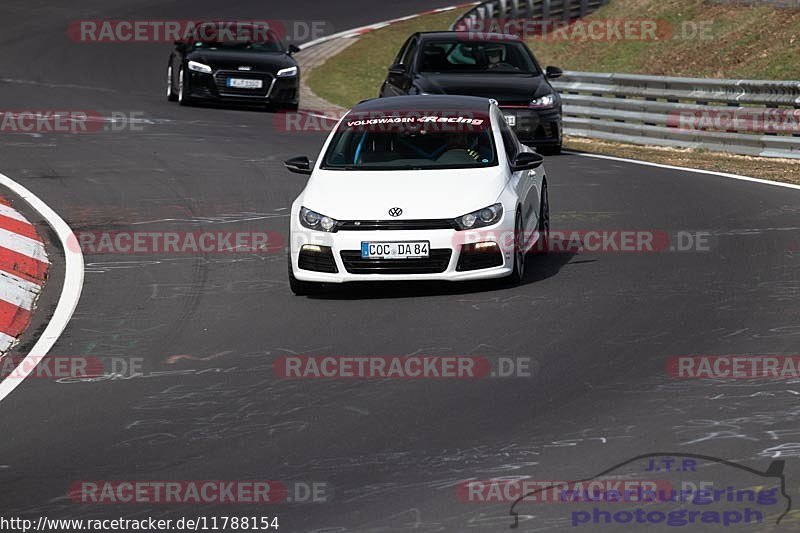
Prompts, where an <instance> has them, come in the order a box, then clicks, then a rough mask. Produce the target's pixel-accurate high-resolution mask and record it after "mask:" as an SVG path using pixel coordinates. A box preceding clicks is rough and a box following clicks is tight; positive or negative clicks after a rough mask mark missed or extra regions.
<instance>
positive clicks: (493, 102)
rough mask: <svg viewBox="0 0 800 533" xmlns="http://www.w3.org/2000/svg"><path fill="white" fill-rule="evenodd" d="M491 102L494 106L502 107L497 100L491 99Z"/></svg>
mask: <svg viewBox="0 0 800 533" xmlns="http://www.w3.org/2000/svg"><path fill="white" fill-rule="evenodd" d="M489 102H490V103H492V104H494V105H500V102H498V101H497V100H495V99H494V98H489Z"/></svg>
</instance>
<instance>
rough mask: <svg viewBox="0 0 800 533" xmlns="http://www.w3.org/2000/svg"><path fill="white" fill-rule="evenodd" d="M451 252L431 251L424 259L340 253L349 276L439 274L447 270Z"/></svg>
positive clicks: (356, 252)
mask: <svg viewBox="0 0 800 533" xmlns="http://www.w3.org/2000/svg"><path fill="white" fill-rule="evenodd" d="M451 254H452V250H444V249H442V250H431V254H430V257H428V258H424V259H363V258H362V257H361V251H360V250H344V251H342V252H341V256H342V262H343V263H344V268H345V270H347V271H348V272H349V273H351V274H439V273H442V272H444V271H445V270H447V265H449V264H450V255H451Z"/></svg>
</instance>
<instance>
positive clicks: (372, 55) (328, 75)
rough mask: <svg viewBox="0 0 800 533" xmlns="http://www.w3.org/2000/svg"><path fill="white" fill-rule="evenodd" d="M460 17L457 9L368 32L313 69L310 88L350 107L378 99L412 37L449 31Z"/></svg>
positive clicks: (323, 96) (328, 99)
mask: <svg viewBox="0 0 800 533" xmlns="http://www.w3.org/2000/svg"><path fill="white" fill-rule="evenodd" d="M459 14H460V12H459V11H455V10H453V11H445V12H444V13H435V14H433V15H425V16H422V17H417V18H415V19H411V20H407V21H404V22H398V23H397V24H392V25H391V26H387V27H386V28H381V29H379V30H376V31H373V32H371V33H368V34H366V35H364V36H363V37H361V38H359V40H358V42H356V43H355V44H353V45H351V46H350V47H349V48H346V49H344V50H343V51H342V52H341V53H340V54H338V55H336V56H334V57H332V58H331V59H329V60H328V61H327V62H325V64H323V65H321V66H319V67H317V68H315V69H314V70H312V71H311V74H310V75H309V77H308V85H309V87H311V90H312V91H314V92H315V93H316V94H317V96H320V97H322V98H324V99H325V100H327V101H329V102H332V103H334V104H337V105H340V106H342V107H347V108H349V107H352V106H353V105H354V104H356V103H358V102H360V101H361V100H364V99H366V98H375V97H376V96H378V91H379V90H380V87H381V83H383V80H384V79H385V78H386V69H388V68H389V67H390V66H391V64H392V61H393V60H394V58H395V57H396V56H397V52H399V51H400V47H401V46H402V45H403V43H404V42H405V41H406V39H407V38H408V36H409V35H411V34H412V33H414V32H417V31H436V30H446V29H448V28H449V27H450V25H451V24H452V23H453V22H454V21H455V19H457V18H458V16H459Z"/></svg>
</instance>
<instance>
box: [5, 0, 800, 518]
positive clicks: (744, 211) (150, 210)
mask: <svg viewBox="0 0 800 533" xmlns="http://www.w3.org/2000/svg"><path fill="white" fill-rule="evenodd" d="M447 4H448V2H446V1H445V2H436V1H422V0H406V1H404V2H399V1H391V2H374V1H373V2H370V1H366V0H345V1H344V2H327V1H318V2H274V1H268V2H264V1H261V2H255V1H237V2H227V3H220V2H210V1H208V0H195V1H191V2H188V1H168V2H161V1H137V2H128V1H122V0H103V1H99V0H95V1H88V0H82V1H79V2H55V1H52V0H51V1H41V0H24V1H23V0H5V1H4V2H3V3H2V5H0V36H2V37H0V51H1V52H2V53H0V78H2V79H0V102H2V107H3V108H5V109H62V110H79V109H80V110H93V111H96V112H98V113H101V114H104V115H108V114H111V113H114V112H124V113H131V112H133V113H139V114H138V115H136V116H137V117H141V118H142V119H143V120H144V122H143V123H142V124H141V127H140V128H135V129H130V128H129V129H124V130H122V131H105V132H97V133H93V134H84V135H67V134H42V135H38V136H34V135H26V134H8V133H3V134H0V172H2V173H3V174H6V175H8V176H9V177H11V178H13V179H15V180H17V181H18V182H19V183H21V184H23V185H24V186H25V187H27V188H29V189H30V190H32V191H33V192H34V193H35V194H36V195H37V196H39V197H40V198H41V199H42V200H44V201H45V202H46V203H47V204H48V205H50V206H51V207H52V208H53V209H54V210H55V211H57V212H58V213H59V214H60V215H61V216H62V217H63V218H64V220H66V221H67V222H68V223H69V225H70V226H71V227H72V228H73V230H74V231H76V232H79V231H138V230H147V231H180V232H194V231H216V230H230V231H261V230H268V231H274V232H277V233H278V234H280V235H281V236H282V237H283V238H284V239H287V238H288V225H289V222H288V214H287V213H288V208H289V206H290V204H291V202H292V201H293V199H294V198H295V197H296V195H297V194H298V193H299V192H300V191H301V190H302V188H303V186H304V178H303V177H302V176H298V175H294V174H290V173H288V172H286V171H285V169H284V168H283V165H282V162H283V160H285V159H287V158H289V157H292V156H295V155H308V156H309V157H311V158H312V159H313V158H315V157H316V156H317V154H318V151H319V149H320V147H321V144H322V142H323V140H324V136H325V134H324V133H322V132H303V133H287V132H284V131H281V130H280V128H278V127H276V126H275V117H274V115H273V114H271V113H268V112H264V111H254V110H249V109H230V108H207V107H179V106H178V105H177V104H174V103H170V102H167V100H166V98H165V95H164V88H165V87H164V86H165V67H166V62H167V55H168V53H169V45H168V44H121V43H108V44H91V43H76V42H72V41H71V40H70V39H69V38H68V36H67V27H68V25H69V23H70V22H72V21H74V20H78V19H134V18H135V19H148V18H152V19H171V18H177V19H198V18H199V19H202V18H218V19H222V18H229V19H248V18H249V19H252V18H258V17H263V18H272V19H283V20H293V19H297V20H324V21H327V22H328V23H329V25H330V28H331V29H332V30H333V31H341V30H345V29H348V28H352V27H356V26H360V25H363V24H368V23H372V22H378V21H381V20H385V19H388V18H391V17H397V16H402V15H406V14H410V13H415V12H418V11H422V10H426V9H431V8H435V7H441V6H444V5H447ZM376 92H377V88H376ZM546 168H547V172H548V181H549V190H550V204H551V212H552V217H553V229H554V230H562V231H563V230H580V231H587V230H596V229H601V230H602V229H608V230H614V229H616V230H654V231H661V232H666V233H667V234H669V235H673V236H674V235H675V234H677V232H682V231H683V232H690V233H693V232H703V233H702V234H703V235H708V236H709V238H708V246H707V247H705V248H703V249H692V250H689V251H684V252H680V251H669V250H668V249H665V250H662V251H661V252H659V253H621V252H620V253H616V252H614V251H606V252H590V251H584V252H581V253H574V252H570V251H567V250H565V251H562V252H559V253H552V254H549V255H548V256H542V257H538V256H537V257H533V258H532V259H531V260H530V261H529V263H528V272H527V276H526V280H525V282H524V283H523V284H522V285H521V286H519V287H514V288H509V287H506V286H503V285H502V284H481V285H474V284H470V285H465V286H460V285H454V286H451V285H433V286H429V285H412V286H409V285H402V286H390V287H384V286H382V287H377V288H376V287H369V286H368V287H355V288H352V289H345V290H335V291H331V292H329V293H325V294H323V295H322V296H320V297H314V298H306V297H296V296H294V295H293V294H292V293H291V292H290V290H289V288H288V280H287V275H286V257H285V252H284V251H283V249H281V250H278V251H273V252H269V253H267V252H265V253H251V254H182V255H181V254H144V255H143V254H139V255H119V254H116V255H114V254H95V255H91V254H87V255H86V256H85V261H86V276H85V286H84V289H83V296H82V298H81V301H80V304H79V306H78V308H77V310H76V312H75V314H74V317H73V319H72V321H71V322H70V324H69V326H68V327H67V329H66V331H65V332H64V334H63V335H62V336H61V338H60V340H59V341H58V342H57V343H56V345H55V346H54V348H53V349H52V350H51V354H55V355H59V356H78V355H91V356H97V357H102V358H116V359H117V360H119V361H127V362H129V363H131V364H134V363H135V364H139V365H140V370H141V372H140V373H138V374H137V375H136V376H134V377H129V376H124V377H120V378H117V379H99V380H91V381H80V380H78V381H72V382H70V381H69V380H66V381H64V382H58V381H54V380H47V379H29V380H27V381H25V383H23V384H22V385H21V386H20V387H19V388H18V389H17V390H16V391H15V392H14V393H13V394H11V395H10V396H9V397H8V398H6V399H5V400H3V402H2V405H0V427H2V431H0V434H2V437H1V438H0V510H2V514H4V515H9V516H25V517H38V516H42V515H44V516H48V517H49V518H67V517H83V518H92V517H98V518H113V517H134V516H135V517H146V516H155V517H164V518H179V517H182V516H201V515H204V516H223V515H229V516H233V515H241V516H244V515H258V516H261V515H269V516H278V517H279V518H280V524H281V531H318V532H323V531H324V532H334V531H376V532H377V531H381V532H383V531H424V532H432V531H503V530H506V529H508V527H509V525H510V523H511V519H510V516H509V507H510V502H497V503H495V504H491V505H487V504H485V503H484V504H480V503H475V502H465V501H463V499H462V498H459V497H458V496H457V490H456V487H457V485H458V483H459V481H461V480H465V479H473V478H474V479H479V480H480V479H488V478H493V477H497V476H530V477H532V478H535V479H540V480H542V479H543V480H563V479H568V480H569V479H582V478H587V477H590V476H593V475H595V474H597V473H599V472H602V471H603V470H606V469H607V468H611V467H612V466H614V465H616V464H619V463H621V462H623V461H625V460H626V459H629V458H631V457H634V456H638V455H641V454H648V453H657V452H675V453H678V452H680V453H693V454H703V455H708V456H714V457H718V458H720V459H725V460H729V461H734V462H737V463H739V464H744V465H748V466H750V467H752V468H756V469H760V470H765V469H766V468H767V466H768V465H769V462H770V460H772V459H775V458H779V459H785V460H786V461H787V462H786V466H785V476H786V481H787V491H788V492H789V493H790V494H792V495H795V496H796V495H797V487H798V484H799V483H800V468H798V465H797V463H796V460H797V456H798V455H800V434H799V433H800V430H798V424H797V414H798V400H797V398H798V391H797V387H796V385H795V384H793V383H792V382H791V381H788V380H756V381H741V380H735V381H708V380H682V379H675V378H673V377H671V376H670V375H669V374H668V373H667V371H666V364H667V360H668V359H669V358H671V357H674V356H679V355H687V354H690V355H691V354H753V355H760V354H792V353H796V352H797V348H798V339H800V326H799V325H798V318H800V316H798V307H797V299H798V296H800V279H798V267H799V266H800V251H799V250H800V245H799V244H798V243H800V239H798V237H797V235H798V229H800V202H799V201H798V200H800V192H799V191H795V190H790V189H785V188H780V187H775V186H769V185H763V184H758V183H748V182H744V181H738V180H733V179H728V178H724V177H719V176H712V175H706V174H697V173H691V172H685V171H677V170H670V169H662V168H655V167H648V166H641V165H636V164H632V163H626V162H615V161H609V160H603V159H595V158H590V157H581V156H578V155H574V154H566V155H562V156H556V157H550V158H547V160H546ZM408 354H427V355H470V356H481V357H486V358H489V359H491V360H498V359H499V358H526V360H528V361H529V362H530V368H531V372H530V375H529V376H527V377H525V376H515V377H512V378H504V379H503V378H500V377H495V378H487V379H476V380H444V379H440V380H436V379H431V380H424V379H423V380H402V379H401V380H393V379H386V380H352V379H351V380H348V379H338V380H337V379H333V380H284V379H279V377H278V376H276V375H275V372H274V371H273V361H274V360H275V359H276V358H279V357H282V356H290V355H319V356H324V355H332V356H363V355H384V356H392V355H408ZM708 472H709V473H708V476H713V474H711V470H709V471H708ZM645 475H646V473H641V472H640V473H639V476H640V477H642V476H645ZM700 477H702V475H701V476H700ZM253 479H261V480H282V481H283V482H285V483H287V484H291V483H297V482H299V483H315V482H316V483H325V484H326V485H325V486H326V487H328V489H329V495H330V498H329V501H324V502H323V501H318V502H315V503H308V502H284V503H281V504H277V505H273V506H270V507H267V508H266V511H265V510H264V509H263V508H255V506H252V505H244V504H237V505H229V504H206V505H196V504H189V503H183V504H167V505H165V504H158V503H148V504H142V503H139V504H119V505H114V504H110V505H96V504H95V505H92V504H87V503H76V502H75V501H74V499H72V498H70V497H69V496H68V492H69V489H70V487H71V486H73V485H74V484H75V483H76V482H80V481H82V480H253ZM751 482H752V483H751ZM745 483H750V484H755V483H757V480H756V481H754V480H748V481H745ZM520 512H521V513H522V514H524V515H526V517H527V518H525V519H524V520H523V521H521V525H520V528H521V529H523V530H530V531H543V530H559V529H573V527H572V524H571V523H570V514H569V511H567V510H565V509H564V508H559V507H558V506H539V507H537V506H535V505H522V506H521V507H520ZM769 514H770V515H771V516H773V518H774V515H775V514H780V513H775V512H773V511H772V510H770V513H769ZM773 522H774V520H772V521H765V524H764V525H765V526H769V527H772V526H773ZM606 527H608V528H609V529H608V530H620V531H623V530H631V531H635V530H637V525H636V524H629V525H628V526H621V525H617V526H611V525H609V526H606ZM661 527H664V528H666V526H661ZM780 527H781V528H782V529H786V530H787V531H790V530H792V529H793V527H794V526H793V522H792V521H791V519H790V518H787V519H784V522H783V523H782V524H781V526H780ZM649 528H650V529H653V530H658V529H659V527H658V526H650V527H649ZM578 529H581V528H578ZM684 529H685V528H684ZM583 530H586V531H591V530H593V529H592V526H591V525H589V526H588V527H584V528H583ZM670 530H674V528H672V529H670ZM695 530H702V529H700V528H699V526H698V527H697V528H696V529H695Z"/></svg>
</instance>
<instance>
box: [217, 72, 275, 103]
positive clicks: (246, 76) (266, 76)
mask: <svg viewBox="0 0 800 533" xmlns="http://www.w3.org/2000/svg"><path fill="white" fill-rule="evenodd" d="M229 78H239V79H243V80H261V82H262V87H261V88H260V89H242V88H239V87H228V79H229ZM274 81H275V77H274V76H273V75H272V74H270V73H269V72H250V71H247V72H245V71H243V72H239V71H236V70H218V71H217V72H215V73H214V83H215V84H216V86H217V92H219V94H220V95H221V96H260V97H265V98H266V97H267V96H269V93H270V91H271V90H272V85H273V83H274Z"/></svg>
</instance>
